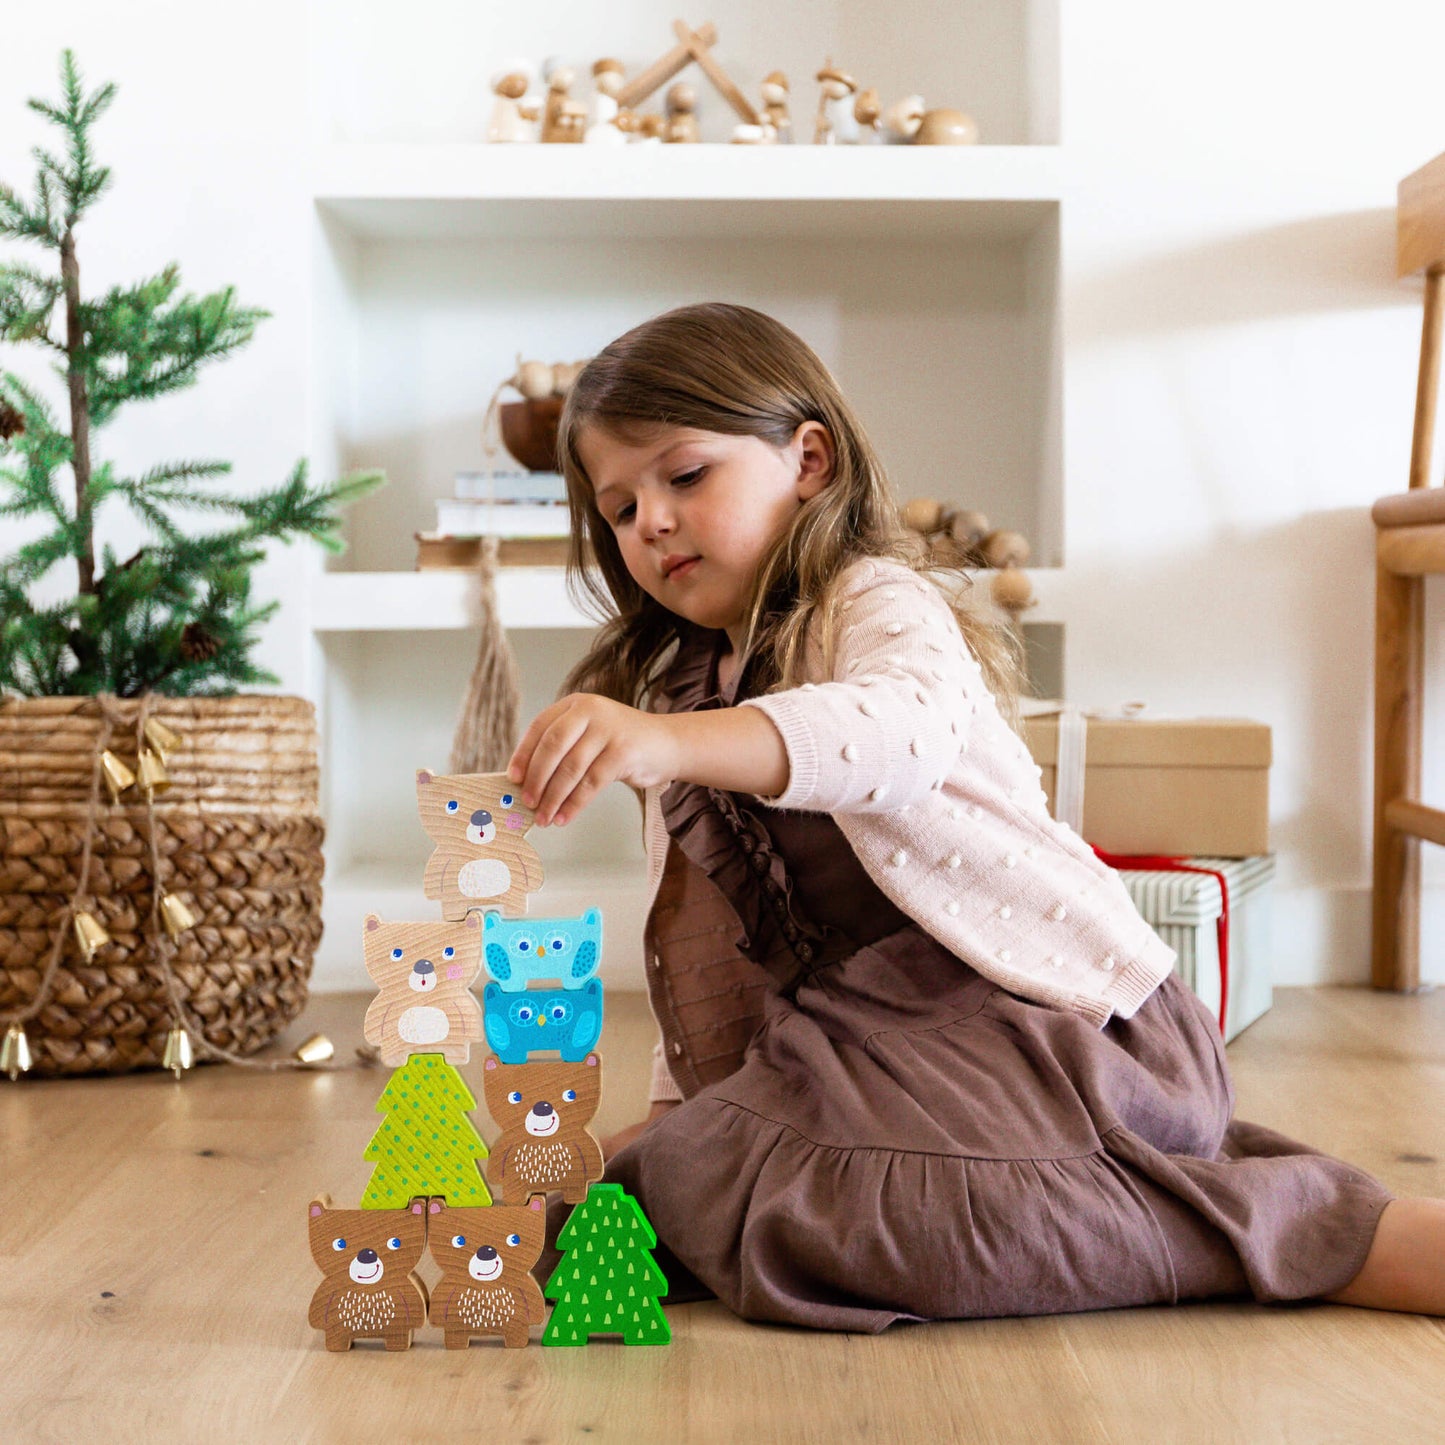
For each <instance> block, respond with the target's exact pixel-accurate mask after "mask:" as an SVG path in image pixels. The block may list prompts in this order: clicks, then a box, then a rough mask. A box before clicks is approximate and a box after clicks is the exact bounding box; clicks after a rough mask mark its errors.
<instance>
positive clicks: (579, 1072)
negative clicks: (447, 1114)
mask: <svg viewBox="0 0 1445 1445" xmlns="http://www.w3.org/2000/svg"><path fill="white" fill-rule="evenodd" d="M482 1077H483V1080H484V1085H485V1088H486V1096H487V1109H488V1110H489V1111H490V1113H491V1116H492V1118H493V1119H495V1120H496V1122H497V1124H498V1126H499V1127H500V1128H501V1131H502V1134H501V1137H500V1138H499V1139H498V1140H497V1142H496V1143H495V1144H494V1145H493V1146H492V1154H491V1158H490V1159H488V1161H487V1182H488V1183H489V1184H491V1185H492V1186H493V1189H494V1190H495V1192H496V1194H497V1197H498V1198H499V1199H500V1201H501V1202H502V1203H503V1204H525V1203H526V1202H527V1201H528V1200H529V1199H531V1197H532V1196H533V1195H534V1194H545V1193H546V1192H547V1191H548V1190H549V1189H560V1190H561V1191H562V1198H563V1199H565V1200H566V1201H567V1203H568V1204H579V1203H581V1201H582V1200H583V1199H585V1198H586V1197H587V1186H588V1184H590V1183H591V1182H592V1181H593V1180H594V1179H600V1178H601V1177H602V1148H601V1146H600V1145H599V1144H598V1142H597V1141H596V1140H595V1139H594V1138H593V1137H592V1135H591V1134H589V1133H588V1132H587V1125H588V1124H589V1123H590V1122H591V1119H592V1116H593V1114H595V1113H596V1112H597V1102H598V1100H599V1099H600V1098H601V1097H602V1061H601V1059H599V1058H598V1056H597V1055H596V1054H588V1055H587V1057H586V1058H585V1059H584V1060H583V1061H582V1062H581V1063H580V1064H569V1063H566V1062H565V1061H563V1060H560V1059H553V1060H547V1061H543V1062H542V1063H536V1064H504V1063H502V1062H501V1060H500V1059H497V1058H495V1057H489V1058H488V1059H487V1062H486V1064H485V1066H484V1068H483V1074H482Z"/></svg>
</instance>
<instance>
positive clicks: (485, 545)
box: [451, 537, 522, 773]
mask: <svg viewBox="0 0 1445 1445" xmlns="http://www.w3.org/2000/svg"><path fill="white" fill-rule="evenodd" d="M497 551H498V543H497V539H496V538H495V537H483V538H482V548H481V557H480V559H479V562H478V575H479V578H480V581H481V613H482V635H481V640H480V643H479V644H478V647H477V661H476V666H475V667H473V668H472V680H471V682H470V684H469V685H468V687H467V695H466V698H465V699H464V700H463V702H462V712H461V717H460V718H459V720H458V722H457V731H456V736H455V737H454V738H453V739H452V760H451V770H452V772H454V773H500V772H502V771H504V770H505V768H506V766H507V763H508V762H509V761H510V760H511V756H512V750H513V749H514V748H515V747H516V746H517V732H518V728H519V725H520V720H521V707H522V689H521V683H520V681H519V678H518V673H517V658H516V655H515V654H514V653H513V652H512V646H511V644H510V643H509V642H508V641H507V633H506V629H505V628H504V627H503V626H502V611H501V608H500V607H499V606H498V605H497Z"/></svg>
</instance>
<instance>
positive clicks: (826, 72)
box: [813, 60, 858, 145]
mask: <svg viewBox="0 0 1445 1445" xmlns="http://www.w3.org/2000/svg"><path fill="white" fill-rule="evenodd" d="M816 79H817V81H818V84H819V86H820V87H821V89H820V90H819V92H818V119H817V124H816V125H815V126H814V129H813V144H814V145H857V143H858V122H857V121H856V120H855V119H854V118H853V97H854V95H856V94H857V92H858V82H857V81H856V80H854V79H853V77H852V76H851V75H849V74H848V72H847V71H846V70H839V69H838V68H837V67H836V66H835V65H834V64H833V62H832V61H831V60H830V61H829V62H828V63H827V64H826V65H825V66H824V67H823V68H822V69H821V70H820V71H819V72H818V74H817V77H816Z"/></svg>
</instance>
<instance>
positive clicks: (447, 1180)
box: [361, 1054, 492, 1209]
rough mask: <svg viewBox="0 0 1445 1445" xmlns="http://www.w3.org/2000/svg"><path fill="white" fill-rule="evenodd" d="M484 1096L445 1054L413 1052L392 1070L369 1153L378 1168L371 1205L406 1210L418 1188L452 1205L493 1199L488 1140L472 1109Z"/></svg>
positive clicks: (366, 1198)
mask: <svg viewBox="0 0 1445 1445" xmlns="http://www.w3.org/2000/svg"><path fill="white" fill-rule="evenodd" d="M476 1106H477V1101H476V1099H475V1098H474V1097H473V1095H472V1092H471V1090H470V1089H468V1088H467V1086H466V1084H465V1083H464V1082H463V1080H462V1076H461V1075H460V1074H459V1073H458V1072H457V1071H456V1069H454V1068H453V1067H452V1066H451V1065H450V1064H449V1063H447V1061H446V1059H445V1058H443V1057H442V1055H441V1054H413V1055H412V1056H411V1057H410V1058H409V1059H408V1060H407V1061H406V1063H405V1064H403V1065H402V1067H401V1068H399V1069H397V1070H396V1071H395V1072H394V1073H393V1074H392V1076H391V1079H390V1081H389V1082H388V1083H387V1086H386V1088H385V1089H383V1090H382V1091H381V1098H379V1099H378V1100H377V1101H376V1111H377V1113H378V1114H385V1115H386V1118H385V1119H383V1120H382V1123H381V1127H380V1128H379V1129H377V1131H376V1133H375V1134H373V1135H372V1138H371V1143H369V1144H368V1145H367V1146H366V1149H365V1152H364V1153H363V1155H362V1158H364V1159H367V1160H370V1161H371V1163H372V1164H374V1165H375V1166H376V1167H375V1168H374V1169H373V1170H372V1171H371V1181H370V1183H368V1184H367V1186H366V1193H365V1194H363V1195H362V1196H361V1207H362V1208H363V1209H405V1208H406V1206H407V1205H408V1204H409V1203H410V1202H411V1201H412V1200H413V1199H415V1198H416V1197H417V1196H418V1195H425V1196H426V1197H427V1198H442V1199H445V1200H446V1202H447V1203H448V1204H449V1205H454V1206H462V1205H471V1206H486V1205H489V1204H490V1203H491V1202H492V1196H491V1195H490V1194H489V1193H488V1192H487V1186H486V1184H485V1183H484V1182H483V1179H482V1173H481V1170H480V1169H479V1168H478V1167H477V1161H478V1160H479V1159H485V1158H486V1157H487V1146H486V1145H485V1144H484V1143H483V1142H482V1136H481V1135H480V1134H478V1133H477V1131H476V1128H475V1127H474V1126H473V1124H472V1121H471V1120H470V1119H469V1118H468V1117H467V1115H468V1113H469V1112H470V1111H471V1110H472V1109H475V1108H476Z"/></svg>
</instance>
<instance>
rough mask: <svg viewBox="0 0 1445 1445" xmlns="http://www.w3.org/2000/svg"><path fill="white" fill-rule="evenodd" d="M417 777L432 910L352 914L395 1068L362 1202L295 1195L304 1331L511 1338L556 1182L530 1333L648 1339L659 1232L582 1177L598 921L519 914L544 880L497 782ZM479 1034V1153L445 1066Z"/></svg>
mask: <svg viewBox="0 0 1445 1445" xmlns="http://www.w3.org/2000/svg"><path fill="white" fill-rule="evenodd" d="M416 785H417V805H418V809H419V811H420V814H421V821H422V825H423V826H424V827H425V829H426V831H427V833H428V834H429V835H430V837H431V839H432V842H433V843H434V844H435V848H434V850H433V852H432V855H431V858H430V860H429V861H428V863H427V868H426V878H425V892H426V896H427V897H428V898H430V899H433V900H434V901H436V902H438V903H440V905H441V912H442V918H441V920H440V921H426V922H406V923H399V922H392V923H388V922H386V921H385V920H384V919H382V918H380V917H378V916H377V915H376V914H369V915H368V916H367V918H366V921H365V924H364V925H363V932H362V941H363V947H364V950H365V956H366V968H367V972H368V973H369V974H370V975H371V978H372V979H373V981H374V982H375V983H376V985H377V987H378V989H379V993H378V994H377V997H376V998H375V1000H373V1002H372V1004H371V1006H370V1008H368V1010H367V1013H366V1024H365V1033H366V1039H367V1042H368V1043H370V1044H372V1045H373V1046H374V1047H375V1048H376V1049H377V1051H378V1053H379V1055H380V1057H381V1061H382V1063H383V1064H384V1065H386V1066H387V1067H388V1068H391V1069H392V1070H393V1071H394V1072H393V1073H392V1076H391V1078H390V1080H389V1081H388V1083H387V1085H386V1088H385V1089H383V1091H382V1094H381V1098H380V1099H379V1100H378V1102H377V1106H376V1107H377V1110H378V1112H379V1113H382V1114H383V1115H385V1117H384V1119H383V1121H382V1124H381V1127H380V1128H379V1129H377V1131H376V1133H375V1135H374V1136H373V1137H372V1140H371V1143H370V1144H368V1145H367V1147H366V1150H365V1155H364V1157H365V1158H366V1159H367V1160H369V1161H370V1162H371V1164H372V1173H371V1179H370V1182H369V1183H368V1185H367V1187H366V1191H365V1193H364V1194H363V1195H362V1198H361V1207H360V1208H359V1209H337V1208H334V1207H333V1206H332V1204H331V1201H330V1199H329V1198H328V1197H327V1196H325V1195H320V1196H318V1197H317V1198H316V1199H314V1200H312V1202H311V1206H310V1239H311V1253H312V1257H313V1259H314V1260H315V1261H316V1263H317V1265H318V1266H319V1267H320V1269H321V1271H322V1274H323V1275H324V1276H325V1278H324V1279H323V1281H322V1283H321V1285H320V1287H319V1288H318V1289H317V1291H316V1294H315V1296H314V1297H313V1299H312V1303H311V1314H310V1320H311V1323H312V1325H313V1326H315V1327H316V1328H317V1329H320V1330H324V1331H325V1332H326V1347H327V1348H328V1349H331V1350H345V1349H349V1348H350V1346H351V1343H352V1341H353V1340H356V1339H377V1338H379V1339H381V1340H383V1341H384V1342H385V1345H386V1348H387V1349H406V1348H407V1347H408V1346H409V1345H410V1344H411V1338H412V1333H413V1331H414V1330H416V1329H417V1328H419V1327H421V1326H422V1325H423V1324H426V1323H430V1324H431V1325H433V1326H436V1327H437V1328H439V1329H441V1330H442V1332H443V1335H444V1338H445V1341H446V1345H447V1347H448V1348H449V1349H450V1348H456V1349H464V1348H466V1346H467V1345H468V1344H469V1343H470V1342H471V1340H472V1338H473V1337H474V1336H476V1335H499V1336H500V1337H501V1339H502V1342H503V1343H504V1344H505V1345H508V1346H521V1345H525V1344H527V1343H528V1341H529V1339H530V1338H531V1333H530V1332H531V1327H532V1326H533V1325H536V1324H541V1323H542V1320H543V1315H544V1312H545V1306H544V1303H543V1293H542V1290H541V1289H540V1288H539V1286H538V1283H537V1281H536V1279H535V1278H534V1277H533V1274H532V1270H533V1268H534V1267H535V1265H536V1263H537V1260H538V1259H539V1257H540V1256H541V1252H542V1247H543V1244H544V1233H545V1209H546V1196H547V1194H548V1193H549V1192H551V1191H554V1190H555V1191H559V1192H560V1193H561V1195H562V1197H563V1199H564V1200H566V1201H567V1202H568V1203H570V1204H574V1205H576V1206H577V1207H576V1208H575V1209H574V1210H573V1212H572V1216H571V1218H570V1219H569V1220H568V1222H567V1224H566V1225H565V1226H564V1228H563V1230H562V1232H561V1234H560V1236H559V1239H558V1244H559V1246H560V1247H561V1248H562V1249H563V1250H564V1251H566V1253H565V1254H564V1257H563V1259H562V1261H561V1263H560V1264H559V1265H558V1267H557V1269H556V1270H555V1271H554V1272H553V1275H552V1277H551V1279H549V1280H548V1281H547V1290H546V1294H547V1297H548V1298H550V1299H552V1300H553V1301H554V1302H555V1304H554V1308H553V1312H552V1318H551V1320H550V1321H549V1322H548V1324H547V1327H546V1329H545V1331H544V1332H543V1335H542V1343H543V1344H545V1345H553V1344H555V1345H580V1344H586V1343H587V1341H588V1339H589V1338H590V1337H591V1336H593V1335H599V1334H620V1335H621V1336H622V1338H623V1339H624V1340H625V1341H626V1342H627V1343H628V1344H664V1343H666V1342H667V1340H668V1339H669V1338H670V1331H669V1329H668V1324H667V1320H666V1318H665V1316H664V1315H663V1313H662V1309H661V1306H660V1305H659V1304H658V1299H659V1297H660V1296H661V1295H662V1294H664V1293H665V1292H666V1290H667V1281H666V1280H665V1279H664V1278H663V1276H662V1274H661V1272H660V1271H659V1269H658V1267H657V1264H656V1262H655V1261H654V1260H653V1258H652V1255H651V1253H650V1251H651V1250H652V1249H653V1248H655V1247H656V1244H657V1236H656V1235H655V1234H654V1233H653V1231H652V1228H651V1226H650V1225H649V1224H648V1222H647V1220H646V1218H645V1217H644V1215H643V1213H642V1211H641V1209H640V1208H639V1207H638V1204H637V1202H636V1200H634V1199H632V1197H631V1196H630V1195H628V1194H626V1193H625V1192H624V1191H623V1190H622V1188H621V1186H620V1185H615V1184H609V1185H603V1184H598V1183H595V1182H594V1181H597V1180H599V1179H600V1178H601V1175H602V1150H601V1148H600V1147H599V1145H598V1143H597V1141H596V1139H594V1138H593V1137H592V1135H591V1134H590V1133H589V1132H588V1129H587V1126H588V1124H589V1123H590V1122H591V1119H592V1116H593V1115H594V1114H595V1113H596V1111H597V1106H598V1103H599V1102H600V1100H601V1096H602V1060H601V1058H600V1057H599V1055H598V1054H597V1053H596V1051H595V1048H596V1044H597V1041H598V1039H599V1037H600V1036H601V1033H602V983H601V980H600V979H599V978H598V977H597V972H598V969H599V967H600V965H601V962H602V914H601V912H600V910H599V909H596V908H589V909H587V910H586V912H584V913H583V914H582V915H581V916H580V917H578V918H528V917H527V905H528V898H529V895H530V894H532V893H534V892H535V891H536V890H537V889H538V888H540V887H541V886H542V864H541V860H540V859H539V858H538V856H537V853H536V850H535V849H534V848H533V846H532V845H531V843H529V842H528V841H527V836H526V835H527V832H528V830H529V829H530V828H531V827H532V825H533V823H534V822H535V821H536V820H535V815H534V814H533V812H532V810H531V809H529V808H527V807H525V806H523V804H522V801H521V797H520V795H519V794H518V793H517V792H516V791H515V790H514V787H513V785H512V784H511V783H509V782H508V780H507V778H506V776H505V774H499V773H478V774H470V775H462V776H452V777H445V776H437V775H435V774H432V773H429V772H426V771H425V770H422V771H419V772H418V773H417V775H416ZM483 965H485V967H486V970H487V973H488V974H489V975H490V977H489V979H488V981H487V983H486V986H485V988H484V990H483V1001H482V1005H481V1007H478V1004H477V1000H476V998H475V996H474V995H473V993H472V991H471V989H472V984H473V982H474V981H475V980H476V978H477V977H478V975H479V974H480V972H481V970H482V968H483ZM483 1038H485V1039H486V1042H487V1044H488V1045H489V1046H490V1048H491V1050H492V1052H491V1053H490V1054H489V1055H488V1056H487V1058H486V1060H485V1062H484V1064H483V1085H484V1093H485V1097H486V1102H487V1108H488V1111H489V1112H490V1113H491V1115H492V1118H493V1120H494V1121H495V1122H496V1124H497V1126H498V1127H499V1129H500V1130H501V1133H500V1135H499V1137H498V1138H497V1139H496V1141H495V1142H494V1143H493V1145H492V1148H491V1149H490V1151H489V1150H488V1148H487V1146H486V1145H485V1143H483V1141H482V1137H481V1135H480V1134H479V1133H478V1132H477V1130H476V1127H475V1126H474V1125H473V1123H472V1121H471V1117H470V1115H471V1111H472V1110H473V1109H474V1108H476V1102H477V1101H476V1098H475V1096H474V1095H473V1094H472V1092H471V1090H470V1089H468V1087H467V1085H466V1083H465V1081H464V1080H463V1078H462V1076H461V1074H460V1073H459V1072H458V1066H459V1065H462V1064H466V1063H467V1062H468V1060H469V1057H470V1051H471V1045H472V1043H473V1042H480V1041H481V1040H482V1039H483ZM483 1162H485V1165H486V1172H485V1176H484V1175H483V1172H482V1168H481V1165H482V1164H483ZM489 1184H490V1186H491V1187H490V1189H489V1188H488V1185H489ZM424 1253H429V1254H430V1255H431V1259H432V1261H433V1263H434V1264H435V1265H436V1266H437V1267H438V1268H439V1269H440V1271H441V1278H440V1280H439V1281H438V1282H437V1283H435V1284H434V1285H433V1286H432V1287H431V1288H430V1289H429V1288H428V1286H427V1284H426V1283H425V1282H424V1281H423V1279H422V1278H421V1276H420V1274H419V1273H418V1266H419V1265H420V1263H421V1259H422V1256H423V1254H424Z"/></svg>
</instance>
